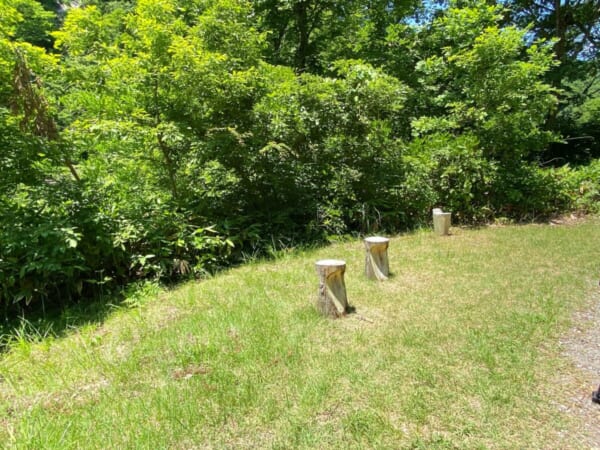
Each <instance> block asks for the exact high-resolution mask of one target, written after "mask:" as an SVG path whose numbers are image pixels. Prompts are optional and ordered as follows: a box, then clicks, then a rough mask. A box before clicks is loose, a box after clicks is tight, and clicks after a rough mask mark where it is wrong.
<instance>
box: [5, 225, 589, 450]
mask: <svg viewBox="0 0 600 450" xmlns="http://www.w3.org/2000/svg"><path fill="white" fill-rule="evenodd" d="M599 225H600V222H598V220H595V221H593V220H590V221H587V222H586V223H583V224H579V225H576V226H560V227H552V226H537V225H530V226H522V227H505V228H489V229H482V230H460V229H455V230H454V231H455V234H454V235H453V236H451V237H448V238H438V237H436V236H433V235H432V234H431V233H428V232H427V233H425V232H422V233H416V234H410V235H404V236H400V237H397V238H394V239H393V240H392V243H391V245H390V250H389V256H390V268H391V270H392V272H393V273H394V276H393V277H392V278H391V279H390V280H388V281H387V282H384V283H377V282H369V281H366V280H364V279H363V276H362V271H363V250H362V244H361V243H360V242H356V241H355V242H350V243H344V244H337V245H334V246H331V247H329V248H325V249H321V250H318V251H314V252H307V253H302V254H289V255H284V256H282V257H281V258H280V259H278V260H276V261H272V262H267V263H256V264H250V265H248V266H246V267H242V268H239V269H235V270H231V271H229V272H227V273H224V274H222V275H220V276H217V277H215V278H214V279H212V280H209V281H206V282H202V283H198V284H188V285H185V286H183V287H181V288H179V289H177V290H174V291H173V292H169V293H166V294H163V295H161V296H160V297H159V298H157V299H151V300H149V301H147V302H146V303H145V304H143V306H141V307H139V308H136V309H131V310H118V311H116V312H115V313H114V314H112V315H111V316H110V317H109V318H108V319H107V320H106V321H105V322H104V323H103V324H101V325H89V326H87V327H84V328H80V329H78V330H77V331H74V332H73V333H72V334H70V335H68V336H67V337H65V338H60V339H46V340H44V341H42V342H40V343H37V344H26V343H21V345H16V346H15V347H14V349H13V350H12V351H11V352H10V353H8V354H6V355H5V356H4V357H2V359H1V360H0V443H2V442H5V443H6V446H7V447H23V448H60V449H65V448H86V449H91V448H124V447H129V448H152V449H155V448H194V447H201V448H227V447H230V448H243V447H248V448H250V447H252V448H365V447H370V448H399V447H404V448H406V447H409V448H507V449H508V448H511V449H512V448H548V447H551V448H569V447H571V448H578V447H579V446H580V445H581V444H580V443H578V442H577V440H576V439H575V438H573V437H569V436H573V434H570V433H569V429H570V428H571V427H574V425H573V424H571V423H570V419H569V417H567V416H564V415H561V413H559V412H558V409H557V408H556V407H555V405H553V404H552V402H549V401H548V398H547V397H546V396H547V395H548V394H549V393H550V390H549V385H550V384H551V383H552V382H553V380H555V377H556V371H557V370H569V369H570V367H569V365H568V363H567V362H565V361H564V360H562V359H560V355H559V349H558V345H557V344H556V343H557V340H558V336H559V333H561V332H564V330H565V329H566V327H567V326H568V323H569V317H570V316H571V314H572V312H573V311H574V309H576V308H578V307H581V306H582V305H584V303H585V301H586V298H589V295H590V293H591V292H592V291H593V290H594V289H597V288H596V287H595V284H596V283H597V282H598V280H597V278H598V275H599V272H600V257H599V255H600V231H599V230H600V227H599ZM325 257H327V258H328V257H335V258H342V259H345V260H346V261H347V263H348V268H347V272H346V286H347V291H348V298H349V301H350V303H351V304H353V305H354V306H356V308H357V314H354V315H351V316H349V317H347V318H345V319H343V320H337V321H330V320H326V319H322V318H320V317H319V316H318V315H317V314H316V312H315V310H314V307H313V302H314V300H315V296H316V288H317V278H316V274H315V271H314V261H315V260H317V259H320V258H325ZM571 370H572V369H571Z"/></svg>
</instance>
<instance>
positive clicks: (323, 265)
mask: <svg viewBox="0 0 600 450" xmlns="http://www.w3.org/2000/svg"><path fill="white" fill-rule="evenodd" d="M316 269H317V274H318V275H319V293H318V299H317V309H318V310H319V312H320V313H321V314H323V315H324V316H327V317H341V316H343V315H345V314H346V312H347V311H348V298H347V297H346V284H345V283H344V272H345V271H346V261H341V260H339V259H322V260H320V261H317V263H316Z"/></svg>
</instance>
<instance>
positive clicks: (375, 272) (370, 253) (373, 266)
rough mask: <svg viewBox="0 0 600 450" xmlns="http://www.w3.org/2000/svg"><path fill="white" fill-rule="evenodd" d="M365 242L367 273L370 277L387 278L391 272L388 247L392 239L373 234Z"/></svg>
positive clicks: (380, 279) (381, 279)
mask: <svg viewBox="0 0 600 450" xmlns="http://www.w3.org/2000/svg"><path fill="white" fill-rule="evenodd" d="M364 242H365V250H366V255H365V275H366V276H367V278H370V279H377V280H379V281H383V280H387V278H388V276H389V274H390V265H389V262H388V255H387V249H388V246H389V245H390V240H389V239H388V238H385V237H381V236H372V237H368V238H366V239H365V240H364Z"/></svg>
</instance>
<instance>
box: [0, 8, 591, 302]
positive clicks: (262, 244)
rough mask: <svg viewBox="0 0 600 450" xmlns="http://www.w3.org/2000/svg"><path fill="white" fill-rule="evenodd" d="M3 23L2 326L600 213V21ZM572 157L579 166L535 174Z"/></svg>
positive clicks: (76, 15)
mask: <svg viewBox="0 0 600 450" xmlns="http://www.w3.org/2000/svg"><path fill="white" fill-rule="evenodd" d="M0 6H1V7H2V11H3V12H2V15H1V16H0V128H1V130H0V139H1V140H2V150H1V153H0V160H1V162H0V163H1V166H2V175H3V176H2V177H1V179H0V303H1V304H2V305H3V307H4V308H5V311H10V310H12V309H13V308H15V306H22V305H25V304H30V303H32V302H33V303H34V304H35V303H40V302H42V301H43V302H65V301H70V300H75V299H77V298H81V297H89V296H92V295H95V294H96V293H98V292H99V291H100V290H103V289H104V290H107V289H110V288H111V287H112V286H115V285H118V284H121V283H125V282H127V281H131V280H133V279H139V278H147V277H152V278H159V279H163V280H174V279H178V278H180V277H186V276H198V275H201V274H203V273H207V272H210V271H213V270H215V269H217V268H219V267H223V266H225V265H228V264H231V263H233V262H236V261H240V260H243V259H244V258H245V257H247V256H248V255H254V254H258V253H261V252H263V251H265V250H266V249H268V248H270V247H277V246H285V245H292V244H294V243H299V242H308V241H314V240H319V239H323V238H324V237H326V236H327V235H331V234H340V233H349V232H373V231H377V230H388V231H390V232H392V231H397V230H403V229H408V228H412V227H416V226H420V225H422V224H425V223H427V222H428V220H429V214H430V209H431V208H432V207H433V206H438V205H443V206H444V208H445V209H448V210H451V211H453V213H454V217H456V218H457V219H458V220H459V221H460V222H462V223H476V222H483V221H488V220H492V219H494V218H498V217H508V218H511V219H531V218H536V217H542V216H547V215H550V214H553V213H558V212H563V211H567V210H571V209H578V210H581V211H584V212H594V211H597V210H598V201H599V200H600V188H599V185H600V162H599V161H598V160H597V159H593V158H591V156H593V155H594V152H595V151H597V149H598V144H597V143H595V141H594V139H595V138H597V137H598V136H595V135H593V132H591V133H587V131H586V130H588V131H589V130H596V131H597V129H598V125H600V114H599V111H600V109H599V108H598V105H600V103H599V100H598V99H599V98H600V97H599V96H598V92H599V90H600V81H599V79H598V77H597V75H598V61H599V58H598V56H597V54H596V50H597V42H598V23H597V11H595V10H593V11H592V13H593V14H596V15H595V16H594V15H593V14H592V16H591V18H592V19H593V20H592V22H591V24H590V23H588V22H589V20H590V16H589V15H583V16H581V17H583V18H581V17H580V16H575V17H576V18H577V17H580V18H579V22H580V23H578V24H576V25H577V26H579V25H581V27H582V29H584V30H586V33H579V34H577V33H576V26H575V25H573V24H569V25H567V28H566V29H564V30H563V29H562V28H561V29H559V30H557V33H558V34H556V36H563V39H562V40H552V39H547V38H552V37H553V36H554V35H552V34H548V32H546V34H544V33H545V32H544V30H546V31H547V28H548V27H547V24H546V28H543V25H544V24H541V23H538V24H536V23H535V22H531V23H529V22H528V23H527V24H524V23H523V17H526V14H525V12H526V11H527V7H531V5H529V4H528V3H527V2H521V3H520V2H512V3H511V2H508V3H506V2H504V3H503V4H502V5H500V4H490V2H483V1H466V2H462V1H461V2H451V3H450V4H449V5H445V7H442V8H439V9H436V10H432V9H431V5H429V4H428V3H421V2H419V1H417V0H404V1H400V2H388V1H385V2H383V1H345V2H328V1H325V2H313V1H309V0H298V1H296V0H286V1H283V0H282V1H277V0H262V1H255V2H247V1H241V0H158V1H150V0H139V1H113V2H103V1H84V2H77V3H75V2H74V3H73V4H69V3H68V2H67V3H60V4H59V3H55V2H52V1H41V2H36V1H34V0H0ZM573 8H574V6H573ZM563 13H564V11H558V12H557V15H560V14H563ZM594 18H595V19H594ZM586 21H588V22H586ZM569 26H570V27H571V28H569ZM573 30H575V31H573ZM561 33H562V34H561ZM556 36H555V37H556ZM581 36H583V38H582V37H581ZM582 39H583V41H584V44H583V46H584V48H583V49H581V48H579V47H577V48H575V46H574V42H580V41H581V40H582ZM566 41H568V44H569V45H571V47H574V48H573V49H571V47H569V46H568V45H567V46H566V47H564V48H563V46H562V45H563V44H564V43H565V42H566ZM567 68H568V69H570V71H567V70H566V69H567ZM558 74H561V76H560V77H558ZM557 77H558V81H557ZM582 133H586V134H585V135H581V134H582ZM570 134H573V136H571V135H570ZM580 135H581V136H580ZM573 137H575V138H577V137H579V138H582V139H583V140H584V141H585V142H591V144H590V145H588V146H587V147H586V148H585V151H584V152H582V151H581V148H579V147H578V148H573V149H572V151H573V155H572V156H573V158H571V160H572V161H575V162H577V163H581V161H582V155H583V160H584V161H585V162H586V163H587V164H585V165H579V166H572V165H571V166H569V165H563V166H562V167H556V168H550V167H549V166H548V165H544V163H546V162H547V158H549V155H551V154H552V153H551V152H552V151H554V152H556V148H557V147H556V146H557V145H558V144H559V143H560V142H563V143H564V142H569V139H570V140H572V141H573ZM586 139H587V140H586ZM590 139H591V141H590ZM574 141H576V142H579V141H577V140H576V139H575V140H574ZM557 143H558V144H557ZM563 145H565V144H563ZM553 146H554V147H553ZM559 150H560V149H559ZM562 151H563V154H562V155H561V156H560V157H558V158H557V157H552V159H553V160H558V161H563V162H564V161H565V160H568V159H569V157H570V155H569V154H568V152H566V151H565V150H564V149H563V150H562ZM586 152H587V153H586ZM575 156H576V157H575Z"/></svg>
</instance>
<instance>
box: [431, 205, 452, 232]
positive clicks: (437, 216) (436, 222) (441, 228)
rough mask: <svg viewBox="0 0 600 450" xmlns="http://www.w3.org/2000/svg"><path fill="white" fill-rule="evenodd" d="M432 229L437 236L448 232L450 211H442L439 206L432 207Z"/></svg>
mask: <svg viewBox="0 0 600 450" xmlns="http://www.w3.org/2000/svg"><path fill="white" fill-rule="evenodd" d="M432 213H433V231H434V232H435V234H437V235H439V236H447V235H448V234H450V221H451V216H452V213H449V212H442V210H441V209H440V208H434V209H433V211H432Z"/></svg>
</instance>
